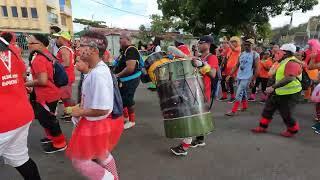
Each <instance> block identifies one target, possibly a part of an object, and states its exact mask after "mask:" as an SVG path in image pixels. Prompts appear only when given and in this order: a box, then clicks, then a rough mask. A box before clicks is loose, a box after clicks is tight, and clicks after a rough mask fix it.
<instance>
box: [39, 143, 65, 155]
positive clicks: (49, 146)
mask: <svg viewBox="0 0 320 180" xmlns="http://www.w3.org/2000/svg"><path fill="white" fill-rule="evenodd" d="M66 149H67V145H65V146H64V147H62V148H56V147H54V146H53V144H52V143H47V144H46V145H45V146H43V150H44V152H45V153H46V154H53V153H56V152H60V151H64V150H66Z"/></svg>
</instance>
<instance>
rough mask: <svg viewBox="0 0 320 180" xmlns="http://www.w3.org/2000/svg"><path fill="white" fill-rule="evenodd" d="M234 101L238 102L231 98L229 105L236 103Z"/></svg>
mask: <svg viewBox="0 0 320 180" xmlns="http://www.w3.org/2000/svg"><path fill="white" fill-rule="evenodd" d="M234 101H236V99H235V98H230V99H229V101H228V103H229V104H232V103H234Z"/></svg>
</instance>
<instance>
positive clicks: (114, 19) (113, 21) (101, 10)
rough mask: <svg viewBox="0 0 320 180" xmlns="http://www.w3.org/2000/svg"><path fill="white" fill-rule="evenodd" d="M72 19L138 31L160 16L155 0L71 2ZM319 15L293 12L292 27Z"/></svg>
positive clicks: (279, 21) (318, 11)
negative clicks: (151, 19)
mask: <svg viewBox="0 0 320 180" xmlns="http://www.w3.org/2000/svg"><path fill="white" fill-rule="evenodd" d="M94 1H97V2H101V3H104V4H106V5H110V6H112V7H114V8H118V9H122V10H126V11H129V12H134V13H136V14H139V15H142V16H138V15H134V14H130V13H126V12H121V11H119V10H115V9H112V8H109V7H106V6H103V5H101V4H98V3H96V2H94ZM72 9H73V18H85V19H94V20H101V21H105V22H106V23H107V24H106V25H107V26H109V27H119V28H127V29H138V28H139V26H140V25H141V24H144V25H146V26H150V19H149V16H150V15H151V14H161V11H159V10H158V5H157V0H72ZM317 15H320V5H317V6H315V7H314V8H313V10H311V11H308V12H306V13H301V12H295V13H294V17H293V25H294V26H297V25H299V24H301V23H305V22H307V21H308V19H309V18H310V17H311V16H317ZM289 22H290V16H284V15H280V16H276V17H274V18H271V19H270V23H271V25H272V27H273V28H274V27H280V26H283V25H286V24H289ZM82 29H83V26H81V25H79V24H74V30H75V31H76V32H77V31H80V30H82Z"/></svg>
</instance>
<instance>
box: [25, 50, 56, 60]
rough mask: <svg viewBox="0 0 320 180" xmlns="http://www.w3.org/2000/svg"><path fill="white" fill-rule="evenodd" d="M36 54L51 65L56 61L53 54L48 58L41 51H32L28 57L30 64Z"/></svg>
mask: <svg viewBox="0 0 320 180" xmlns="http://www.w3.org/2000/svg"><path fill="white" fill-rule="evenodd" d="M36 54H40V55H42V56H44V57H45V58H46V59H47V60H48V61H50V62H52V63H53V62H55V61H56V60H57V59H56V57H55V56H54V55H53V54H51V56H48V55H47V54H45V53H43V52H42V51H39V50H34V51H32V52H31V53H30V56H29V61H30V63H31V61H32V59H33V56H34V55H36Z"/></svg>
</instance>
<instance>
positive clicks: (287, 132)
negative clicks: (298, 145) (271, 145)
mask: <svg viewBox="0 0 320 180" xmlns="http://www.w3.org/2000/svg"><path fill="white" fill-rule="evenodd" d="M280 135H281V136H283V137H286V138H291V137H293V136H294V134H293V133H291V132H290V131H288V130H286V131H283V132H282V133H280Z"/></svg>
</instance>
